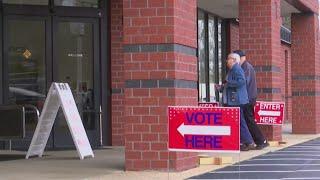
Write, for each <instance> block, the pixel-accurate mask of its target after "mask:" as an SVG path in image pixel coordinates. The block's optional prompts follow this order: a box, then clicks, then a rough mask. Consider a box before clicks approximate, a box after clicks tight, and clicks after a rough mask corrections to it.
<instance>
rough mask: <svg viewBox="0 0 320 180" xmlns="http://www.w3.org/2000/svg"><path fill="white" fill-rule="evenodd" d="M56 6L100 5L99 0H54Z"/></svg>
mask: <svg viewBox="0 0 320 180" xmlns="http://www.w3.org/2000/svg"><path fill="white" fill-rule="evenodd" d="M54 4H55V6H76V7H94V8H97V7H98V0H54Z"/></svg>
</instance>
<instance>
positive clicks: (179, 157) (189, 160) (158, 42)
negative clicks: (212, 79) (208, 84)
mask: <svg viewBox="0 0 320 180" xmlns="http://www.w3.org/2000/svg"><path fill="white" fill-rule="evenodd" d="M123 2H124V6H123V14H124V17H123V18H124V27H123V29H124V41H123V42H124V46H125V49H124V50H125V52H124V64H125V66H124V79H125V82H126V85H125V86H126V88H125V103H124V109H125V112H124V119H125V122H126V123H125V134H124V135H125V148H126V150H125V155H126V157H125V161H126V169H127V170H148V169H157V170H159V169H160V170H167V169H168V168H170V169H172V170H185V169H189V168H192V167H195V166H196V165H197V154H195V153H169V152H168V150H167V147H168V146H167V144H168V131H167V130H168V129H167V123H168V122H167V121H168V119H167V106H169V105H197V101H198V92H197V89H196V88H184V87H164V86H161V85H160V83H163V82H166V81H170V82H172V81H181V80H183V81H185V82H186V80H187V82H194V83H195V84H196V81H197V58H196V56H195V55H188V54H186V53H182V52H180V51H177V50H173V51H172V50H168V49H170V46H171V45H175V46H176V45H177V46H179V47H180V46H183V47H184V48H187V49H193V50H194V52H196V44H197V43H196V42H197V38H196V22H197V20H196V1H194V0H124V1H123ZM157 46H158V47H159V46H161V47H166V48H165V49H163V50H161V51H159V50H157V49H154V48H155V47H157ZM138 47H139V48H140V50H137V49H135V48H138ZM142 47H143V50H142V49H141V48H142ZM139 48H138V49H139ZM134 49H135V50H134ZM148 82H149V83H151V84H148ZM144 83H146V84H144ZM148 86H154V87H148ZM169 86H171V85H169ZM169 158H170V165H169V166H170V167H168V159H169Z"/></svg>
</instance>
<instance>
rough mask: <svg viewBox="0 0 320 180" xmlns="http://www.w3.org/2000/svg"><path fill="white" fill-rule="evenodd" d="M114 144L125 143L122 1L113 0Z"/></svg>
mask: <svg viewBox="0 0 320 180" xmlns="http://www.w3.org/2000/svg"><path fill="white" fill-rule="evenodd" d="M110 4H111V18H110V20H111V23H110V25H111V28H110V29H111V78H112V79H111V81H112V84H111V85H112V115H111V116H112V145H113V146H122V145H124V136H123V134H124V128H123V108H124V107H123V98H124V94H123V87H124V83H123V52H122V9H123V8H122V1H119V0H111V3H110Z"/></svg>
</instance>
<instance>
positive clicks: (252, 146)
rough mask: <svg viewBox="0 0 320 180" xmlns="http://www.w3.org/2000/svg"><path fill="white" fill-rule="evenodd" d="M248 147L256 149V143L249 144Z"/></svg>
mask: <svg viewBox="0 0 320 180" xmlns="http://www.w3.org/2000/svg"><path fill="white" fill-rule="evenodd" d="M247 147H248V148H249V150H254V149H256V145H255V144H254V143H251V144H248V145H247Z"/></svg>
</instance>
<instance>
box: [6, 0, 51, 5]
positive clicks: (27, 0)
mask: <svg viewBox="0 0 320 180" xmlns="http://www.w3.org/2000/svg"><path fill="white" fill-rule="evenodd" d="M2 2H3V3H4V4H25V5H48V2H49V0H2Z"/></svg>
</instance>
